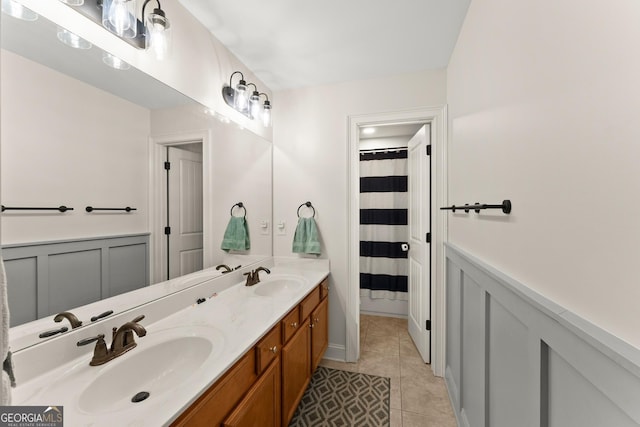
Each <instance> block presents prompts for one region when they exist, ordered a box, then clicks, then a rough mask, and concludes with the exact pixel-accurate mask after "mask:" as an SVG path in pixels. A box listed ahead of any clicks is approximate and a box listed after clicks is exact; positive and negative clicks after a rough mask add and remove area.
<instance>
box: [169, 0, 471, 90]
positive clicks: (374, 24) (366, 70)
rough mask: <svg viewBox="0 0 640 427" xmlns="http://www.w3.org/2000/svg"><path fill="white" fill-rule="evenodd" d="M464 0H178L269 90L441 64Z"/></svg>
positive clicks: (453, 39) (444, 62) (447, 54)
mask: <svg viewBox="0 0 640 427" xmlns="http://www.w3.org/2000/svg"><path fill="white" fill-rule="evenodd" d="M470 1H471V0H373V1H372V0H325V1H323V2H318V1H311V0H295V1H294V0H269V1H264V0H245V1H241V2H239V1H229V0H179V2H180V3H182V4H183V5H184V6H185V7H186V8H187V9H188V10H189V11H190V12H191V13H192V14H193V15H194V16H195V17H196V18H197V19H198V20H199V21H200V22H202V24H203V25H204V26H205V27H207V28H208V29H209V30H210V31H211V33H212V34H213V35H214V36H215V37H216V38H217V39H218V40H220V41H221V42H222V43H223V44H224V45H225V46H226V47H227V48H228V49H229V50H231V52H233V53H234V54H235V55H236V56H237V57H238V58H239V59H240V60H241V61H242V62H243V63H244V64H245V65H246V66H247V67H248V68H249V69H250V70H251V71H253V72H254V73H255V74H256V75H257V77H258V78H259V79H260V80H262V81H263V82H264V83H265V84H266V85H267V86H268V87H269V88H271V89H272V90H281V89H289V88H297V87H303V86H316V85H322V84H328V83H337V82H343V81H349V80H360V79H366V78H375V77H382V76H389V75H396V74H402V73H410V72H415V71H421V70H426V69H436V68H444V67H446V66H447V65H448V63H449V57H450V56H451V51H452V50H453V48H454V46H455V43H456V40H457V37H458V33H459V31H460V28H461V26H462V22H463V20H464V16H465V14H466V11H467V8H468V7H469V3H470Z"/></svg>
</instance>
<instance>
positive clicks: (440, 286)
mask: <svg viewBox="0 0 640 427" xmlns="http://www.w3.org/2000/svg"><path fill="white" fill-rule="evenodd" d="M348 120H349V144H348V147H347V150H348V156H349V157H348V158H349V174H348V180H349V182H348V189H349V190H348V192H347V197H348V201H347V205H348V207H349V209H348V218H347V224H348V228H349V232H348V236H349V242H348V251H349V259H348V275H349V276H348V277H349V280H348V283H351V284H352V286H349V288H348V289H347V294H346V301H345V305H346V307H345V309H346V345H345V347H346V348H345V360H346V361H347V362H356V361H357V360H358V358H359V356H360V321H359V318H360V313H359V310H360V290H359V288H358V286H355V285H354V284H357V283H359V282H360V280H359V276H358V274H359V252H360V226H359V218H360V215H359V211H360V202H359V185H360V172H359V155H358V143H359V130H358V129H359V127H361V126H375V125H379V124H382V123H390V122H393V123H429V124H430V125H431V156H432V163H431V167H432V175H431V178H432V182H431V186H432V187H431V188H432V200H431V219H432V223H431V233H432V236H433V240H432V243H431V244H432V248H433V249H435V251H434V252H435V253H433V256H432V259H431V283H432V287H431V334H432V344H433V345H432V350H431V352H432V360H431V369H432V370H433V373H434V374H435V375H437V376H443V375H444V368H445V351H446V348H445V342H446V341H445V326H446V325H445V319H446V317H445V316H446V312H445V310H446V306H445V288H444V286H445V285H444V283H445V281H444V279H445V254H444V242H446V241H447V216H446V214H445V213H443V212H446V211H441V210H440V209H439V207H440V206H446V204H447V173H446V172H447V144H448V139H447V138H448V137H447V106H446V105H440V106H435V107H425V108H418V109H412V110H403V111H394V112H388V113H375V114H364V115H353V116H349V118H348Z"/></svg>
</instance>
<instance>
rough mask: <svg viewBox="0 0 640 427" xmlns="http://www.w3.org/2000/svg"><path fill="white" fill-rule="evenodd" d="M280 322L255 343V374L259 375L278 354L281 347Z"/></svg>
mask: <svg viewBox="0 0 640 427" xmlns="http://www.w3.org/2000/svg"><path fill="white" fill-rule="evenodd" d="M281 337H282V327H281V326H280V323H278V324H277V325H276V326H274V327H273V329H271V331H269V333H268V334H267V335H265V337H264V338H262V339H261V340H260V342H258V344H257V345H256V374H258V375H260V374H261V373H262V371H264V370H265V369H266V368H267V366H269V364H270V363H271V361H272V360H273V359H275V358H276V357H277V356H278V355H279V354H280V350H281V347H282V340H281Z"/></svg>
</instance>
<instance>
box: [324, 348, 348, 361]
mask: <svg viewBox="0 0 640 427" xmlns="http://www.w3.org/2000/svg"><path fill="white" fill-rule="evenodd" d="M322 358H323V359H327V360H335V361H338V362H343V361H344V360H345V347H344V346H343V345H338V344H329V346H328V347H327V350H326V351H325V353H324V356H322Z"/></svg>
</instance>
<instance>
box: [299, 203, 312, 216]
mask: <svg viewBox="0 0 640 427" xmlns="http://www.w3.org/2000/svg"><path fill="white" fill-rule="evenodd" d="M303 206H306V207H308V208H311V209H313V218H315V217H316V208H314V207H313V205H312V204H311V202H304V203H303V204H301V205H300V206H298V218H300V208H301V207H303Z"/></svg>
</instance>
